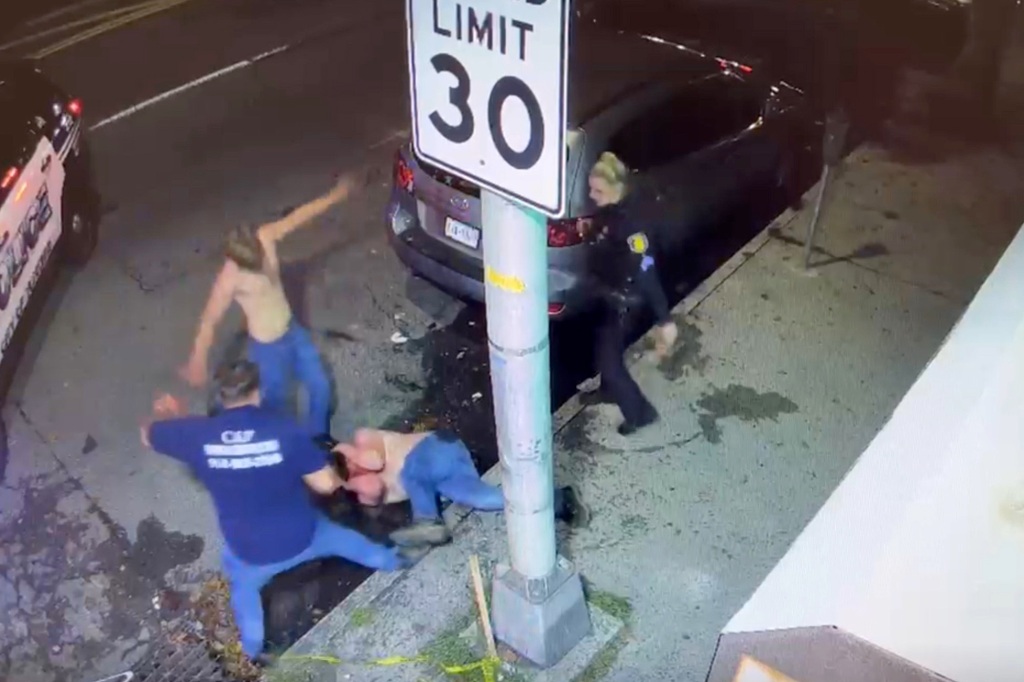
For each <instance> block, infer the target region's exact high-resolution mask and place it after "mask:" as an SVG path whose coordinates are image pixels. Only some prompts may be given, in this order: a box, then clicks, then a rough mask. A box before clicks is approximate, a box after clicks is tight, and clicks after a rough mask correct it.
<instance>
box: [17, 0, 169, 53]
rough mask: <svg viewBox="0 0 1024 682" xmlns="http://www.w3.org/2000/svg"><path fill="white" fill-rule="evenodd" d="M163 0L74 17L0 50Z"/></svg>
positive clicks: (151, 0)
mask: <svg viewBox="0 0 1024 682" xmlns="http://www.w3.org/2000/svg"><path fill="white" fill-rule="evenodd" d="M164 2H166V0H147V1H146V2H141V3H139V4H137V5H129V6H128V7H119V8H117V9H112V10H108V11H106V12H101V13H99V14H94V15H92V16H88V17H85V18H83V19H75V20H74V21H69V22H68V23H66V24H61V25H60V26H54V27H52V28H48V29H46V30H44V31H39V32H37V33H31V34H29V35H27V36H22V37H20V38H17V39H15V40H12V41H10V42H7V43H4V44H3V45H0V51H2V50H8V49H10V48H12V47H16V46H18V45H24V44H25V43H33V42H35V41H36V40H39V39H40V38H45V37H46V36H50V35H53V34H54V33H63V32H64V31H68V30H70V29H73V28H76V27H78V26H86V25H88V24H95V23H96V22H98V21H100V20H101V19H106V18H108V17H116V16H119V15H121V14H127V13H128V12H134V11H135V10H137V9H140V8H142V7H153V6H155V5H162V4H164Z"/></svg>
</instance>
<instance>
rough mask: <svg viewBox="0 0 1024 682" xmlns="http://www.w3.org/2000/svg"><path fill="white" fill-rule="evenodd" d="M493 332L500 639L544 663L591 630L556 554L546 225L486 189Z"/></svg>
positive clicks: (571, 576) (577, 583) (569, 572)
mask: <svg viewBox="0 0 1024 682" xmlns="http://www.w3.org/2000/svg"><path fill="white" fill-rule="evenodd" d="M482 217H483V251H484V280H485V286H486V291H485V300H486V304H487V335H488V343H489V346H490V361H491V388H492V390H493V393H494V422H495V426H496V430H497V437H498V455H499V457H500V461H501V467H502V490H503V491H504V495H505V519H506V524H507V526H508V529H507V530H508V544H509V553H510V558H511V562H510V563H511V565H510V566H498V567H497V569H496V570H495V574H494V579H493V590H492V596H491V601H492V609H493V620H494V635H495V637H496V638H497V639H498V640H499V641H501V642H503V643H505V644H507V645H508V646H509V647H511V648H512V649H513V650H514V651H516V652H517V653H518V654H520V655H521V656H523V657H525V658H527V659H529V660H530V661H533V662H534V663H535V664H537V665H539V666H541V667H543V668H547V667H550V666H552V665H554V664H555V663H557V662H558V661H560V660H561V659H562V658H563V657H564V656H565V654H567V653H568V652H569V651H570V650H571V649H572V648H573V647H575V646H576V644H578V643H579V642H580V641H581V640H582V639H583V638H584V637H586V636H587V635H588V634H589V633H590V629H591V622H590V613H589V611H588V609H587V604H586V600H585V598H584V596H583V582H582V579H581V578H580V576H579V574H578V573H577V572H576V571H575V569H574V568H573V566H572V565H571V564H570V563H569V562H567V561H566V560H564V559H562V558H560V557H558V555H557V553H556V548H555V516H554V508H553V505H552V502H553V495H554V471H553V465H552V434H551V381H550V374H551V369H550V360H549V347H548V325H549V322H548V270H547V228H546V224H545V220H544V218H543V217H542V216H541V215H540V214H538V213H537V212H535V211H532V210H529V209H527V208H525V207H521V206H518V205H516V204H514V203H512V202H510V201H508V200H506V199H504V198H502V197H500V196H498V195H497V194H494V193H492V192H488V191H486V190H484V191H483V192H482Z"/></svg>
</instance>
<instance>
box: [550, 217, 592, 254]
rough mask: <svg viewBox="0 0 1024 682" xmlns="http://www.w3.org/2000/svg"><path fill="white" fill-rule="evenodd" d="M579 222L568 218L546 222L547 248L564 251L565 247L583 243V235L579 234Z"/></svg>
mask: <svg viewBox="0 0 1024 682" xmlns="http://www.w3.org/2000/svg"><path fill="white" fill-rule="evenodd" d="M579 223H580V220H578V219H576V218H570V219H568V220H549V221H548V246H549V247H550V248H553V249H564V248H565V247H567V246H576V245H577V244H582V243H583V235H582V234H580V226H579Z"/></svg>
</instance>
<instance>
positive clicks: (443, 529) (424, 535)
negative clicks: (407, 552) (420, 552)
mask: <svg viewBox="0 0 1024 682" xmlns="http://www.w3.org/2000/svg"><path fill="white" fill-rule="evenodd" d="M390 537H391V541H392V542H394V543H395V544H396V545H398V546H399V547H422V546H423V545H428V546H433V545H444V544H447V543H449V542H451V539H452V534H451V531H449V530H448V526H446V525H444V522H443V521H414V522H413V523H412V525H409V526H406V527H405V528H399V529H398V530H396V531H395V532H393V533H392V534H391V536H390Z"/></svg>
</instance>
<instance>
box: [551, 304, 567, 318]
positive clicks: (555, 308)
mask: <svg viewBox="0 0 1024 682" xmlns="http://www.w3.org/2000/svg"><path fill="white" fill-rule="evenodd" d="M563 310H565V304H564V303H548V315H550V316H551V317H554V316H555V315H561V314H562V311H563Z"/></svg>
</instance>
